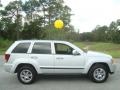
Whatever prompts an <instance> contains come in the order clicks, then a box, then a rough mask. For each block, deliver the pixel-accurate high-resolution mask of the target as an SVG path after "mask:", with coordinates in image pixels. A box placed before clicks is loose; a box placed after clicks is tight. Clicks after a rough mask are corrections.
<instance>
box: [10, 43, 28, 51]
mask: <svg viewBox="0 0 120 90" xmlns="http://www.w3.org/2000/svg"><path fill="white" fill-rule="evenodd" d="M29 46H30V43H19V44H18V45H17V46H16V47H15V48H14V49H13V51H12V53H27V51H28V48H29Z"/></svg>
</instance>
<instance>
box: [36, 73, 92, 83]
mask: <svg viewBox="0 0 120 90" xmlns="http://www.w3.org/2000/svg"><path fill="white" fill-rule="evenodd" d="M48 80H49V81H71V80H72V81H77V80H81V81H90V80H89V78H88V76H87V75H38V77H37V80H36V82H40V81H48Z"/></svg>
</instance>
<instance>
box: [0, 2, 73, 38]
mask: <svg viewBox="0 0 120 90" xmlns="http://www.w3.org/2000/svg"><path fill="white" fill-rule="evenodd" d="M1 7H2V6H1ZM71 15H72V14H71V8H70V7H68V6H67V5H65V4H64V1H63V0H24V1H23V0H15V1H12V2H10V3H9V4H8V5H7V6H6V7H5V8H4V9H2V10H0V37H1V38H4V39H9V40H18V39H51V38H53V37H52V35H49V34H52V33H51V32H55V30H56V29H55V28H54V25H53V24H54V21H55V20H57V19H61V20H63V22H64V28H63V29H62V31H64V32H65V33H67V32H69V31H71V30H73V29H74V27H73V26H72V25H71V24H70V21H71V19H70V17H71ZM56 32H58V31H57V30H56ZM50 36H51V37H50Z"/></svg>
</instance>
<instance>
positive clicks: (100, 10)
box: [64, 0, 120, 32]
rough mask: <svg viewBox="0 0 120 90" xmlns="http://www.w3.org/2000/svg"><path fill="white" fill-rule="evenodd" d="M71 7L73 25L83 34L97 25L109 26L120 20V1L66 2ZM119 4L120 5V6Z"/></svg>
mask: <svg viewBox="0 0 120 90" xmlns="http://www.w3.org/2000/svg"><path fill="white" fill-rule="evenodd" d="M64 1H65V3H66V4H67V5H68V6H69V7H71V9H72V13H74V14H75V15H74V16H72V24H73V25H74V26H75V27H76V28H77V29H80V31H81V32H88V31H91V30H93V29H94V28H95V26H96V25H109V24H110V22H112V21H115V20H117V19H119V18H120V12H119V10H120V5H119V4H120V2H118V0H64ZM118 3H119V4H118Z"/></svg>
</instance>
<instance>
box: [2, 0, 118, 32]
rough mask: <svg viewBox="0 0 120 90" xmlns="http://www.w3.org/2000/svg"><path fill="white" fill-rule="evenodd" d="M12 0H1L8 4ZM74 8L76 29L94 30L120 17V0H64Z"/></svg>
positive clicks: (73, 22) (73, 19)
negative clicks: (97, 26)
mask: <svg viewBox="0 0 120 90" xmlns="http://www.w3.org/2000/svg"><path fill="white" fill-rule="evenodd" d="M9 1H12V0H1V2H2V4H4V5H7V4H8V2H9ZM64 2H65V4H66V5H68V6H69V7H70V8H71V9H72V12H71V13H72V14H74V15H73V16H72V17H71V24H72V25H73V26H74V27H75V29H76V31H78V30H79V32H80V33H82V32H90V31H92V30H93V29H94V28H95V27H96V25H101V26H102V25H108V26H109V24H110V23H111V22H112V21H116V20H117V19H120V0H64Z"/></svg>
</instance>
